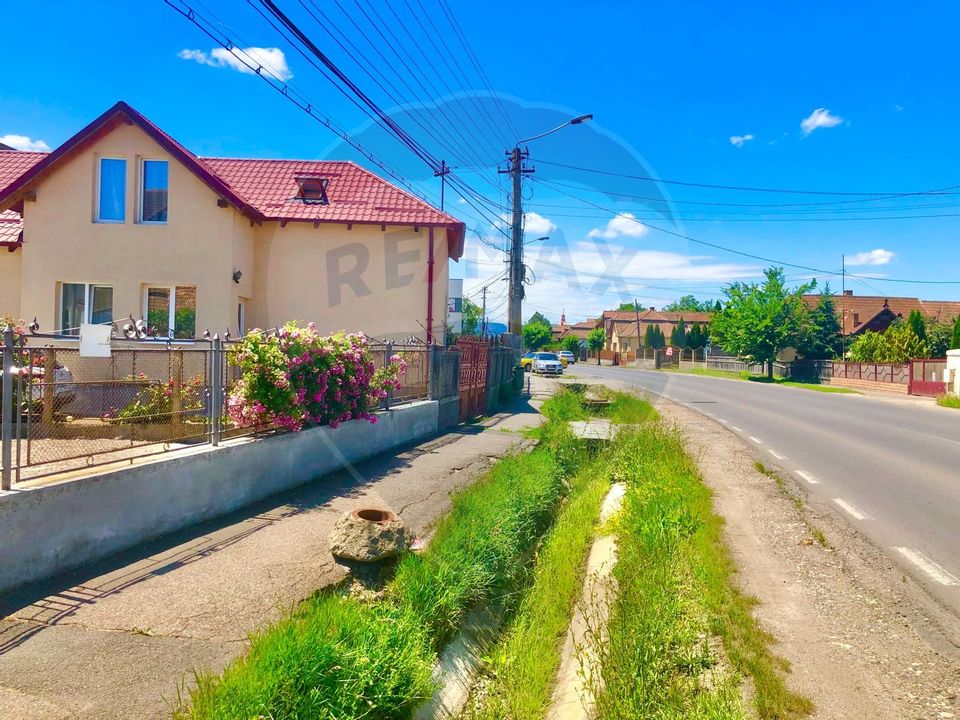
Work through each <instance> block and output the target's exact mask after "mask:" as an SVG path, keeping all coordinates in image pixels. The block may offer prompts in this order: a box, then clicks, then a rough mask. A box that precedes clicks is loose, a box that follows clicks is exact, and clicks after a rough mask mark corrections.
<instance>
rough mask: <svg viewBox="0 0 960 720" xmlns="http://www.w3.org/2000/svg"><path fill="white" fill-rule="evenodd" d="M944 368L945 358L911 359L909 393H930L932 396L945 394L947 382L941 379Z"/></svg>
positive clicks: (945, 366) (945, 367) (945, 364)
mask: <svg viewBox="0 0 960 720" xmlns="http://www.w3.org/2000/svg"><path fill="white" fill-rule="evenodd" d="M946 369H947V360H946V358H938V359H934V360H911V361H910V387H909V392H910V394H911V395H930V396H933V397H937V396H939V395H945V394H946V392H947V383H946V382H945V381H944V379H943V373H944V371H945V370H946Z"/></svg>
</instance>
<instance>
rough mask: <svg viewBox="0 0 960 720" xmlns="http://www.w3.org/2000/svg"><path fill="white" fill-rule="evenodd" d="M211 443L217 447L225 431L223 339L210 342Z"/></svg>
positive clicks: (217, 337) (215, 337)
mask: <svg viewBox="0 0 960 720" xmlns="http://www.w3.org/2000/svg"><path fill="white" fill-rule="evenodd" d="M210 354H211V358H210V444H211V445H213V446H214V447H217V446H218V445H219V444H220V438H221V435H222V433H223V386H224V383H223V340H221V339H220V336H219V335H214V336H213V340H212V341H211V343H210Z"/></svg>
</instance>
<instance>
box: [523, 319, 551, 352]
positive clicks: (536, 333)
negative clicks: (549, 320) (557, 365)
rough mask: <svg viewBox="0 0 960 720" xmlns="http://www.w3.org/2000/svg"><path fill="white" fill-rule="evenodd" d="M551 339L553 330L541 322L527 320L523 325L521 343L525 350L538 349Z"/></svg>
mask: <svg viewBox="0 0 960 720" xmlns="http://www.w3.org/2000/svg"><path fill="white" fill-rule="evenodd" d="M552 339H553V330H551V329H550V326H549V325H546V324H544V323H542V322H528V323H527V324H526V325H524V326H523V345H524V347H526V348H527V350H538V349H539V348H542V347H543V346H544V345H546V344H547V343H549V342H550V341H551V340H552Z"/></svg>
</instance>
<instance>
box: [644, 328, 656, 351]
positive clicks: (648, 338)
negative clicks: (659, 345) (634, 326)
mask: <svg viewBox="0 0 960 720" xmlns="http://www.w3.org/2000/svg"><path fill="white" fill-rule="evenodd" d="M653 327H654V326H653V325H647V329H646V330H645V331H644V333H643V346H644V347H648V348H652V347H653V342H654V341H653V336H654V332H653Z"/></svg>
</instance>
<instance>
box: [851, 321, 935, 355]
mask: <svg viewBox="0 0 960 720" xmlns="http://www.w3.org/2000/svg"><path fill="white" fill-rule="evenodd" d="M929 354H930V351H929V349H928V347H927V343H926V341H925V340H921V339H920V338H919V337H917V334H916V332H914V329H913V328H912V327H910V323H909V321H907V322H895V323H894V324H893V325H891V326H890V327H888V328H887V330H886V332H883V333H876V332H872V331H870V330H868V331H866V332H864V333H863V334H862V335H860V337H858V338H857V339H856V340H854V342H853V344H852V345H851V346H850V357H851V358H852V359H853V360H855V361H857V362H876V363H906V362H910V361H911V360H914V359H916V358H924V357H928V356H929Z"/></svg>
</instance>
